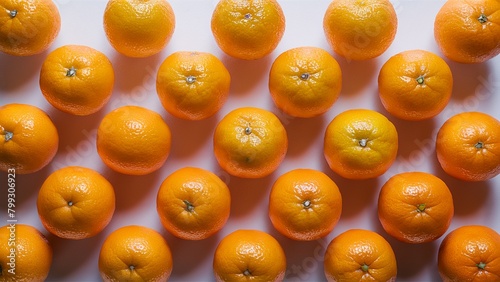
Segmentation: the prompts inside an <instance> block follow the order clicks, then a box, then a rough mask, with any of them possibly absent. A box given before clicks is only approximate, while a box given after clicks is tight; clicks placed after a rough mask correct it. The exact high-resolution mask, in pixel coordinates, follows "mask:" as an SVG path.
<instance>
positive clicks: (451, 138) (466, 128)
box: [436, 112, 500, 181]
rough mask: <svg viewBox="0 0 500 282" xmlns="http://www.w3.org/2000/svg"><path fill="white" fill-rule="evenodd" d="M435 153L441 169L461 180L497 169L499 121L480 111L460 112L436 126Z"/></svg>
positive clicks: (478, 177)
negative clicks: (438, 127)
mask: <svg viewBox="0 0 500 282" xmlns="http://www.w3.org/2000/svg"><path fill="white" fill-rule="evenodd" d="M436 153H437V158H438V161H439V163H440V164H441V167H442V168H443V170H444V171H445V172H446V173H448V174H449V175H451V176H454V177H456V178H458V179H461V180H465V181H485V180H488V179H491V178H493V177H495V176H497V175H498V174H499V173H500V158H499V157H498V156H500V121H498V120H497V119H495V118H494V117H492V116H490V115H488V114H485V113H481V112H463V113H460V114H457V115H455V116H453V117H451V118H450V119H448V120H447V121H446V122H445V123H444V124H443V125H442V126H441V128H440V129H439V131H438V134H437V139H436Z"/></svg>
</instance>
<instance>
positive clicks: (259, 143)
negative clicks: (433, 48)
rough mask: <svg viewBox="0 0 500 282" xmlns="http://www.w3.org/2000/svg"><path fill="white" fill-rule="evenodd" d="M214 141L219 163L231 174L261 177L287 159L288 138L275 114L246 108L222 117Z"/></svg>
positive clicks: (268, 173) (243, 176)
mask: <svg viewBox="0 0 500 282" xmlns="http://www.w3.org/2000/svg"><path fill="white" fill-rule="evenodd" d="M213 144H214V154H215V157H216V159H217V161H218V163H219V165H220V166H221V167H222V168H223V169H224V170H225V171H227V172H228V173H229V174H231V175H233V176H237V177H242V178H261V177H265V176H267V175H270V174H271V173H273V172H274V171H275V170H276V169H277V168H278V167H279V165H280V164H281V162H282V161H283V159H284V158H285V155H286V152H287V150H288V137H287V135H286V130H285V128H284V127H283V125H282V124H281V122H280V120H279V119H278V117H276V116H275V115H274V114H273V113H271V112H269V111H267V110H263V109H259V108H252V107H245V108H239V109H235V110H233V111H231V112H230V113H228V114H227V115H226V116H225V117H224V118H222V120H221V121H220V122H219V124H218V125H217V127H216V128H215V132H214V140H213Z"/></svg>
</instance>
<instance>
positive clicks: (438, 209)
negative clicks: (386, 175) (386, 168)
mask: <svg viewBox="0 0 500 282" xmlns="http://www.w3.org/2000/svg"><path fill="white" fill-rule="evenodd" d="M453 211H454V209H453V198H452V195H451V192H450V190H449V189H448V186H446V184H445V183H444V182H443V181H442V180H441V179H439V178H438V177H436V176H434V175H432V174H429V173H425V172H404V173H400V174H396V175H394V176H393V177H391V178H390V179H389V180H388V181H387V182H386V183H385V184H384V185H383V186H382V189H381V190H380V194H379V198H378V217H379V220H380V223H382V226H383V228H384V230H385V231H386V232H387V233H388V234H389V235H391V236H392V237H394V238H396V239H398V240H400V241H402V242H405V243H427V242H431V241H434V240H436V239H438V238H439V237H441V236H442V235H443V234H444V233H445V232H446V230H448V227H449V226H450V223H451V219H452V218H453Z"/></svg>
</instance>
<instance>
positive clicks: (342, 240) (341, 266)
mask: <svg viewBox="0 0 500 282" xmlns="http://www.w3.org/2000/svg"><path fill="white" fill-rule="evenodd" d="M324 269H325V276H326V279H327V280H328V281H329V282H333V281H396V274H397V263H396V256H395V255H394V251H393V250H392V247H391V245H390V244H389V243H388V242H387V241H386V240H385V239H384V237H382V236H380V235H379V234H377V233H375V232H373V231H369V230H362V229H351V230H348V231H345V232H344V233H342V234H340V235H338V236H337V237H335V238H334V239H333V240H332V241H331V242H330V244H329V245H328V247H327V249H326V253H325V261H324Z"/></svg>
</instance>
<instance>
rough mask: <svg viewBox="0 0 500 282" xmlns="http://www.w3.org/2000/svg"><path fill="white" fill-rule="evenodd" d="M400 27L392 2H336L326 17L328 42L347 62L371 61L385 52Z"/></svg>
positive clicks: (331, 5)
mask: <svg viewBox="0 0 500 282" xmlns="http://www.w3.org/2000/svg"><path fill="white" fill-rule="evenodd" d="M397 27H398V19H397V16H396V11H395V10H394V7H393V6H392V4H391V2H389V0H368V1H362V0H335V1H332V2H331V3H330V5H329V6H328V8H327V10H326V12H325V15H324V18H323V29H324V32H325V36H326V39H327V41H328V43H329V44H330V46H331V47H332V48H333V50H334V51H335V53H337V54H339V55H341V56H343V57H345V58H346V59H348V60H368V59H372V58H375V57H378V56H379V55H381V54H382V53H384V52H385V51H386V50H387V49H388V48H389V46H390V45H391V44H392V42H393V40H394V37H395V36H396V30H397Z"/></svg>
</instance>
